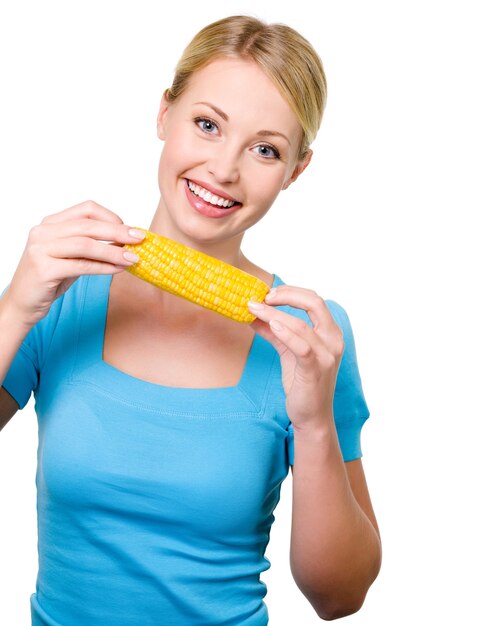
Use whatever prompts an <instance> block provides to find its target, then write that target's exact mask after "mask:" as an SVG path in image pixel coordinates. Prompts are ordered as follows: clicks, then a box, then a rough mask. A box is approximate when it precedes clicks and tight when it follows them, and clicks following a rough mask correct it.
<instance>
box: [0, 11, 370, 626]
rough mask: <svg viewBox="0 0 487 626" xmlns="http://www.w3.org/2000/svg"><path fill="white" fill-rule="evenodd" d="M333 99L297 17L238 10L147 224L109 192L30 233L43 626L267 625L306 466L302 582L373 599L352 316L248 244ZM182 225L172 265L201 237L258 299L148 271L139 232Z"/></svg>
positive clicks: (295, 542)
mask: <svg viewBox="0 0 487 626" xmlns="http://www.w3.org/2000/svg"><path fill="white" fill-rule="evenodd" d="M325 100H326V81H325V76H324V72H323V68H322V66H321V61H320V59H319V57H318V56H317V54H316V53H315V51H314V50H313V48H312V47H311V45H310V44H309V43H308V42H307V41H306V40H305V39H304V38H302V37H301V36H300V35H299V34H298V33H297V32H296V31H294V30H293V29H291V28H289V27H288V26H284V25H279V24H274V25H273V24H271V25H267V24H264V23H263V22H261V21H259V20H257V19H255V18H252V17H246V16H233V17H229V18H225V19H223V20H220V21H218V22H216V23H214V24H211V25H209V26H208V27H207V28H205V29H203V30H202V31H201V32H200V33H198V34H197V35H196V37H195V38H194V40H193V41H192V42H191V43H190V45H189V46H188V48H187V49H186V50H185V52H184V54H183V57H182V59H181V62H180V63H179V65H178V67H177V69H176V75H175V79H174V82H173V85H172V86H171V87H170V88H169V89H167V90H166V91H165V93H164V95H163V97H162V99H161V103H160V109H159V114H158V117H157V133H158V137H159V138H160V139H161V141H162V142H163V148H162V153H161V158H160V164H159V173H158V179H159V188H160V200H159V203H158V206H157V208H156V211H155V213H154V216H153V219H152V222H151V224H150V227H149V229H144V230H137V229H134V228H132V227H130V226H128V225H125V224H124V223H123V220H122V219H121V218H120V217H119V216H118V215H117V214H115V213H113V212H112V211H110V210H109V209H107V208H105V207H103V206H101V205H99V204H97V203H96V202H93V201H87V202H82V203H81V204H78V205H76V206H73V207H70V208H68V209H66V210H64V211H61V212H60V213H56V214H54V215H50V216H48V217H46V218H45V219H44V220H43V221H42V223H41V224H40V225H38V226H35V227H34V228H32V230H31V231H30V234H29V238H28V241H27V245H26V248H25V251H24V254H23V255H22V257H21V259H20V262H19V265H18V268H17V270H16V272H15V274H14V276H13V277H12V280H11V282H10V284H9V286H8V288H7V289H6V291H5V292H4V295H3V297H2V298H1V299H0V355H1V356H0V382H2V384H3V386H2V388H1V389H0V424H4V423H6V422H7V421H8V420H9V419H10V417H11V416H12V415H13V413H14V412H15V409H16V408H17V407H18V408H23V407H25V405H26V404H27V402H28V400H29V398H30V396H31V394H32V393H34V394H35V397H36V405H35V408H36V412H37V416H38V422H39V456H38V459H39V465H38V473H37V498H38V501H37V510H38V529H39V537H38V546H39V573H38V579H37V589H36V593H35V594H33V595H32V598H31V604H32V620H33V624H34V626H45V625H46V624H62V625H63V626H75V625H76V626H78V625H79V624H89V625H90V626H111V625H113V626H115V625H117V626H118V625H119V624H121V623H123V624H124V625H126V626H139V625H140V624H149V623H154V624H156V623H161V620H162V623H164V624H178V625H179V624H184V625H185V626H196V625H198V626H202V625H208V626H218V625H222V626H223V624H235V625H238V626H264V625H265V624H267V622H268V615H267V609H266V606H265V604H264V602H263V598H264V596H265V593H266V589H265V586H264V585H263V583H262V582H261V580H260V574H261V573H262V572H263V571H264V570H266V569H267V568H268V567H269V563H268V561H267V559H266V558H265V550H266V547H267V543H268V540H269V533H270V530H271V526H272V522H273V519H274V510H275V507H276V505H277V503H278V501H279V493H280V487H281V484H282V481H283V480H284V479H285V477H286V476H287V474H288V472H289V468H290V467H292V468H293V511H292V536H291V567H292V572H293V575H294V578H295V580H296V583H297V585H298V587H299V588H300V589H301V590H302V592H303V593H304V594H305V596H306V597H307V598H308V600H309V601H310V603H311V604H312V606H313V607H314V608H315V610H316V612H317V614H318V615H319V616H320V617H322V618H324V619H332V618H336V617H339V616H343V615H347V614H350V613H352V612H354V611H356V610H358V609H359V608H360V606H361V604H362V602H363V601H364V598H365V596H366V593H367V591H368V589H369V587H370V585H371V584H372V582H373V580H374V579H375V577H376V576H377V573H378V571H379V567H380V554H381V549H380V538H379V531H378V527H377V522H376V520H375V516H374V512H373V508H372V504H371V502H370V498H369V495H368V490H367V484H366V480H365V476H364V473H363V469H362V465H361V460H360V457H361V448H360V432H361V428H362V425H363V423H364V422H365V420H366V419H367V418H368V415H369V412H368V408H367V404H366V402H365V398H364V395H363V391H362V386H361V380H360V374H359V370H358V365H357V360H356V354H355V346H354V338H353V333H352V330H351V326H350V322H349V319H348V317H347V314H346V313H345V311H344V310H343V309H342V308H341V307H340V306H339V305H338V304H336V303H335V302H333V301H326V302H325V301H324V300H323V299H322V298H321V297H320V296H319V295H318V294H316V293H315V292H314V291H311V290H309V289H303V288H301V287H291V286H289V285H286V284H285V283H284V281H283V280H281V279H280V278H279V276H278V275H277V274H275V273H274V272H273V271H271V270H268V269H264V268H261V267H259V266H257V265H256V264H254V263H253V262H251V261H250V260H249V259H247V258H246V257H245V256H244V255H243V253H242V251H241V242H242V239H243V236H244V234H245V232H246V231H247V229H249V228H250V227H251V226H253V225H254V224H255V223H257V222H258V221H259V220H260V219H261V218H262V217H263V216H264V215H265V214H266V212H267V211H268V210H269V209H270V207H271V206H272V205H273V203H274V201H275V200H276V198H277V197H278V195H279V193H280V192H281V191H282V190H284V189H286V188H287V187H289V185H291V184H292V183H294V182H295V181H296V180H297V179H298V178H299V176H300V174H301V173H302V172H303V170H304V169H305V168H306V167H307V166H308V164H309V163H310V161H311V156H312V151H311V149H310V143H311V141H312V140H313V139H314V137H315V134H316V132H317V130H318V128H319V125H320V121H321V117H322V113H323V108H324V103H325ZM147 230H150V231H152V233H151V234H147ZM158 237H160V239H157V238H158ZM162 238H165V239H166V238H167V239H170V240H172V241H173V242H176V243H175V245H174V246H170V254H171V255H173V254H174V255H176V257H177V258H176V257H174V256H173V258H172V259H169V260H164V261H163V260H161V259H158V263H159V261H160V264H161V268H159V269H158V271H159V272H162V273H163V274H164V273H165V272H166V268H171V267H173V266H174V265H175V264H176V265H177V262H179V260H180V258H179V256H178V253H177V252H174V250H175V249H179V247H178V246H180V244H185V245H186V246H189V247H190V248H191V249H192V250H196V251H199V252H203V253H205V254H207V255H210V256H211V257H213V260H214V261H215V263H216V264H217V265H219V263H220V261H224V262H225V263H227V264H230V265H232V266H234V267H235V268H238V269H240V270H243V271H245V272H247V273H248V274H251V275H252V276H253V277H256V278H257V279H260V281H262V283H263V289H264V291H263V293H266V292H267V290H268V289H269V293H268V294H267V296H266V297H265V301H263V302H248V303H247V302H245V303H244V306H246V307H247V308H248V310H249V311H250V313H251V316H250V317H251V319H254V317H255V318H256V319H255V320H254V321H253V322H252V323H251V324H246V325H244V324H238V323H235V321H234V320H233V319H230V318H228V317H224V316H222V315H217V314H215V312H214V311H211V310H208V309H206V308H202V307H199V306H197V304H195V302H194V301H190V300H187V299H184V298H181V297H179V296H176V295H175V293H174V292H173V293H171V288H170V285H169V288H168V289H166V283H164V289H156V288H155V287H154V285H153V284H151V281H147V280H139V279H138V277H137V272H135V271H133V270H135V269H136V268H137V267H139V266H138V265H137V264H139V263H141V262H142V260H141V259H140V258H139V256H138V255H137V254H134V252H136V251H137V245H136V244H139V243H141V242H144V244H145V245H147V246H149V247H150V245H151V244H152V242H153V241H156V240H158V241H159V240H162ZM185 250H187V249H186V248H185ZM155 254H157V252H156V253H155ZM189 256H191V255H188V258H189ZM198 258H201V255H200V256H199V257H198ZM181 262H182V263H184V262H185V261H184V260H182V261H181ZM127 269H130V270H131V271H124V270H127ZM201 270H202V268H201V267H199V268H198V271H199V272H201ZM167 273H169V272H167ZM134 274H135V275H134ZM202 280H203V279H202ZM152 282H155V281H152ZM210 283H211V284H210V285H209V286H208V287H207V288H208V290H209V291H212V290H213V291H214V290H215V289H216V286H215V285H214V284H213V282H212V281H210ZM259 284H260V283H259ZM262 297H263V296H262Z"/></svg>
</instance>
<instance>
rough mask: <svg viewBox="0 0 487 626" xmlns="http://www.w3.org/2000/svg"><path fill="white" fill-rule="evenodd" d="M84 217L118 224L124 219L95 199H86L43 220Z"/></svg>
mask: <svg viewBox="0 0 487 626" xmlns="http://www.w3.org/2000/svg"><path fill="white" fill-rule="evenodd" d="M82 217H88V218H91V219H97V220H101V221H105V222H114V223H118V224H121V223H123V220H122V218H121V217H120V216H119V215H117V214H116V213H114V212H113V211H110V209H107V208H106V207H104V206H102V205H101V204H98V203H97V202H94V201H93V200H86V201H85V202H81V203H80V204H75V205H74V206H72V207H69V208H67V209H64V210H63V211H59V212H58V213H53V214H52V215H48V216H46V217H45V218H44V219H43V220H42V222H43V223H46V224H56V223H58V222H63V221H65V220H72V219H77V218H82Z"/></svg>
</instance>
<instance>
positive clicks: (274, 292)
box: [266, 287, 277, 298]
mask: <svg viewBox="0 0 487 626" xmlns="http://www.w3.org/2000/svg"><path fill="white" fill-rule="evenodd" d="M276 293H277V289H276V288H275V287H272V289H271V290H270V291H269V293H268V294H267V296H266V298H273V297H274V296H275V295H276Z"/></svg>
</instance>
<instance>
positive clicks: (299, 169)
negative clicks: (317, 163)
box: [282, 148, 313, 190]
mask: <svg viewBox="0 0 487 626" xmlns="http://www.w3.org/2000/svg"><path fill="white" fill-rule="evenodd" d="M312 156H313V150H311V149H310V148H308V151H307V152H306V156H305V157H304V159H302V160H301V161H298V162H297V164H296V167H295V168H294V170H293V173H292V174H291V176H290V178H288V179H287V181H286V182H285V183H284V185H283V186H282V188H283V190H284V189H287V188H288V187H289V185H290V184H291V183H294V181H295V180H296V179H297V178H298V176H300V175H301V174H302V173H303V172H304V170H305V169H306V168H307V167H308V165H309V163H310V161H311V157H312Z"/></svg>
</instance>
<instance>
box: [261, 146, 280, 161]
mask: <svg viewBox="0 0 487 626" xmlns="http://www.w3.org/2000/svg"><path fill="white" fill-rule="evenodd" d="M257 153H258V154H259V156H261V157H264V158H265V159H280V158H281V155H280V154H279V150H277V148H273V147H272V146H268V145H267V144H265V143H264V144H261V145H260V146H257Z"/></svg>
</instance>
